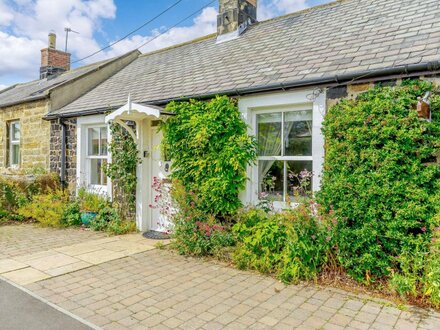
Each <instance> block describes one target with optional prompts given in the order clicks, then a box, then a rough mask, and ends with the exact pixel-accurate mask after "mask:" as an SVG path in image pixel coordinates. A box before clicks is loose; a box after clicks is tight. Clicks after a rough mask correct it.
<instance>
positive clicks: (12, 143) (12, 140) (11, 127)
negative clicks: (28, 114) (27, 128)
mask: <svg viewBox="0 0 440 330" xmlns="http://www.w3.org/2000/svg"><path fill="white" fill-rule="evenodd" d="M15 124H18V130H19V132H20V138H19V139H18V140H14V139H13V135H14V134H13V133H14V132H13V126H14V125H15ZM20 140H21V123H20V120H12V121H10V122H9V141H8V143H9V146H8V147H9V166H10V167H12V168H18V167H20V162H21V143H20ZM16 145H18V148H19V149H18V163H17V164H13V163H12V159H13V157H12V153H13V148H12V147H13V146H16Z"/></svg>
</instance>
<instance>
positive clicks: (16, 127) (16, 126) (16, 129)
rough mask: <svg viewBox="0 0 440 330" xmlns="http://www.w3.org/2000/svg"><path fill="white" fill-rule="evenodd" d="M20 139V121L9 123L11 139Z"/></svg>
mask: <svg viewBox="0 0 440 330" xmlns="http://www.w3.org/2000/svg"><path fill="white" fill-rule="evenodd" d="M19 140H20V123H19V122H15V123H11V141H19Z"/></svg>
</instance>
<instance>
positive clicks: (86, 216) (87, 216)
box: [81, 212, 97, 226]
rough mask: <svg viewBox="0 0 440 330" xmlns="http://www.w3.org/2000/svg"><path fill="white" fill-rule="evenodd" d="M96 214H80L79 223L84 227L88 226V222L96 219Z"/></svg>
mask: <svg viewBox="0 0 440 330" xmlns="http://www.w3.org/2000/svg"><path fill="white" fill-rule="evenodd" d="M96 215H97V213H96V212H82V213H81V222H82V223H83V225H84V226H89V225H90V221H91V220H92V219H94V218H95V217H96Z"/></svg>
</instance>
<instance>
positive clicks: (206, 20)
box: [104, 7, 217, 57]
mask: <svg viewBox="0 0 440 330" xmlns="http://www.w3.org/2000/svg"><path fill="white" fill-rule="evenodd" d="M216 29H217V10H216V9H215V8H213V7H208V8H205V9H204V10H203V11H202V12H201V13H200V15H198V16H196V17H195V18H194V19H193V24H192V25H190V26H183V27H175V28H172V29H170V30H169V31H167V32H165V33H164V34H162V35H160V34H161V33H163V32H164V31H166V30H167V27H162V28H160V29H155V30H153V31H152V32H151V33H150V34H149V35H146V36H141V35H134V36H132V37H130V38H128V39H125V40H123V41H121V42H120V43H118V44H116V45H114V46H113V47H112V49H111V50H110V51H108V52H106V54H105V55H104V56H105V57H109V56H117V55H120V54H123V53H125V52H127V51H130V50H132V49H136V48H138V47H139V46H140V45H142V44H144V43H147V42H148V44H146V45H145V46H143V47H142V48H140V51H141V52H144V53H145V52H150V51H153V50H156V49H161V48H164V47H169V46H172V45H175V44H179V43H182V42H185V41H189V40H192V39H195V38H198V37H201V36H204V35H207V34H210V33H214V32H215V31H216ZM159 35H160V36H159Z"/></svg>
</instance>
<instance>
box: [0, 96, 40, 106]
mask: <svg viewBox="0 0 440 330" xmlns="http://www.w3.org/2000/svg"><path fill="white" fill-rule="evenodd" d="M46 98H48V95H47V94H43V95H39V96H34V97H29V98H27V99H25V100H21V101H13V102H9V103H3V104H0V109H1V108H6V107H12V106H14V105H18V104H23V103H28V102H33V101H38V100H44V99H46Z"/></svg>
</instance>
